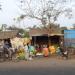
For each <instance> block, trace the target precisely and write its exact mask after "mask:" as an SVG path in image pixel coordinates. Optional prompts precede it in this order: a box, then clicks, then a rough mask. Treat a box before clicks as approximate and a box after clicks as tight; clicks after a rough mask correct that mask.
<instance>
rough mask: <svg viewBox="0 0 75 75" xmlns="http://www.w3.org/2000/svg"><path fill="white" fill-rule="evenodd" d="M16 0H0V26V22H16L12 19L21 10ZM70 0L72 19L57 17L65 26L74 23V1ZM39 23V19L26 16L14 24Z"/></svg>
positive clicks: (31, 24)
mask: <svg viewBox="0 0 75 75" xmlns="http://www.w3.org/2000/svg"><path fill="white" fill-rule="evenodd" d="M16 1H17V0H0V3H1V4H2V10H1V11H0V26H1V24H7V25H8V26H11V25H14V24H16V22H15V21H14V20H13V19H14V18H17V17H18V16H19V15H20V14H22V13H23V12H22V11H21V10H20V9H19V7H18V6H17V5H16ZM71 1H72V4H71V5H72V9H73V11H72V13H73V17H72V19H68V18H66V17H64V16H61V17H59V20H58V23H59V24H60V25H61V26H67V27H71V26H72V24H74V23H75V8H74V7H75V1H74V0H71ZM69 5H70V4H69ZM36 24H39V21H37V20H35V19H34V21H33V19H30V18H26V19H25V20H23V21H22V22H21V25H19V24H16V26H17V27H25V28H26V27H32V26H33V25H36Z"/></svg>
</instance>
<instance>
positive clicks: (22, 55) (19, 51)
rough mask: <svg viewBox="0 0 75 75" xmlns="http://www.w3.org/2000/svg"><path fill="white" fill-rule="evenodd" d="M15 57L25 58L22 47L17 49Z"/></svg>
mask: <svg viewBox="0 0 75 75" xmlns="http://www.w3.org/2000/svg"><path fill="white" fill-rule="evenodd" d="M17 59H20V60H24V59H25V52H24V49H23V48H19V50H18V51H17Z"/></svg>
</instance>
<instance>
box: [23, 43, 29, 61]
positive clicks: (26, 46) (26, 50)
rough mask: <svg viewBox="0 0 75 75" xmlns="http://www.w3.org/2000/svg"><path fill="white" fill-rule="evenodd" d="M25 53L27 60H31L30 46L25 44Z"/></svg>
mask: <svg viewBox="0 0 75 75" xmlns="http://www.w3.org/2000/svg"><path fill="white" fill-rule="evenodd" d="M24 52H25V59H26V60H29V50H28V44H26V43H24Z"/></svg>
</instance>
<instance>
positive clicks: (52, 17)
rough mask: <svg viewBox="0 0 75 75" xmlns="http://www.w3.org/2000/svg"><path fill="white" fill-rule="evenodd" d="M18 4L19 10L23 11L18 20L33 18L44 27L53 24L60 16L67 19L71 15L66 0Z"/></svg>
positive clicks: (24, 1)
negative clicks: (63, 15)
mask: <svg viewBox="0 0 75 75" xmlns="http://www.w3.org/2000/svg"><path fill="white" fill-rule="evenodd" d="M19 3H20V5H19V8H20V9H21V10H22V11H24V14H22V15H21V16H20V19H24V18H25V17H30V18H35V19H37V20H40V22H41V25H43V26H45V27H46V26H47V25H49V26H51V25H50V24H52V23H55V22H56V21H57V19H58V17H59V16H61V15H62V14H65V15H66V16H68V17H69V18H70V17H71V15H72V14H71V8H70V7H67V4H68V0H38V1H37V0H19Z"/></svg>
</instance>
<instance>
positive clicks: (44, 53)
mask: <svg viewBox="0 0 75 75" xmlns="http://www.w3.org/2000/svg"><path fill="white" fill-rule="evenodd" d="M43 55H44V56H45V57H48V56H49V50H48V48H47V46H46V45H43Z"/></svg>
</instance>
